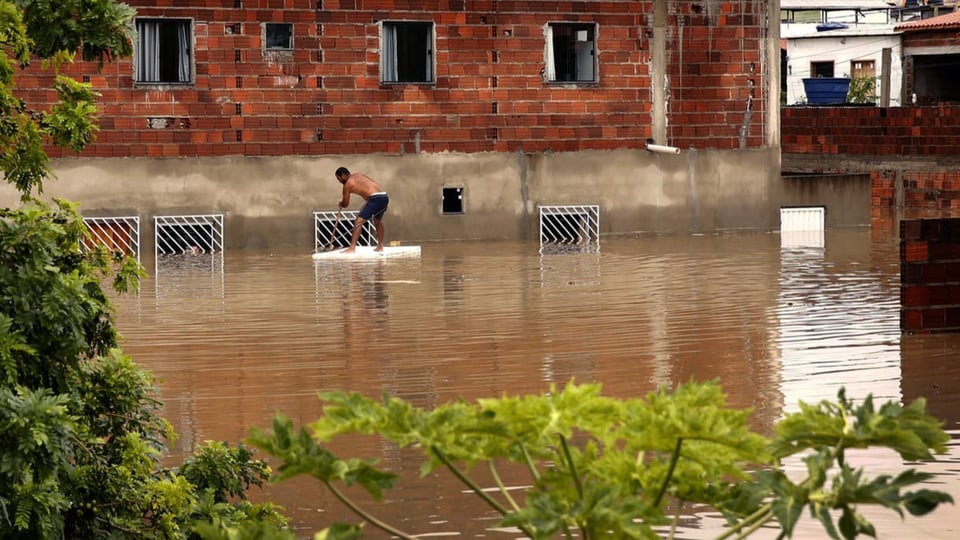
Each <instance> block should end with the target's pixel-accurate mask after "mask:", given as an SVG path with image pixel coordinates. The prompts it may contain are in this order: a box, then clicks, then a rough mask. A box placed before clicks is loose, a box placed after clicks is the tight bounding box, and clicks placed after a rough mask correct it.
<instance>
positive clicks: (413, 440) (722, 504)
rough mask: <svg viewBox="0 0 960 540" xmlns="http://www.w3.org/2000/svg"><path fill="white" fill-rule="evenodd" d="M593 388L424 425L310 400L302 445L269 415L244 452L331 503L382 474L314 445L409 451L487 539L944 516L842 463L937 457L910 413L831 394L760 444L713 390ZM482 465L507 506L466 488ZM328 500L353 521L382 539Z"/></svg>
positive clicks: (363, 402)
mask: <svg viewBox="0 0 960 540" xmlns="http://www.w3.org/2000/svg"><path fill="white" fill-rule="evenodd" d="M599 390H600V389H599V386H598V385H591V384H587V385H576V384H574V383H572V382H571V383H570V384H568V385H567V386H565V387H564V388H563V389H557V388H551V389H550V390H549V391H548V392H546V393H544V394H541V395H528V396H519V397H507V396H504V397H501V398H497V399H484V400H480V401H478V402H477V403H476V404H473V405H470V404H467V403H464V402H462V401H457V402H454V403H450V404H445V405H441V406H438V407H436V408H435V409H434V410H432V411H427V410H422V409H418V408H415V407H413V406H411V405H410V404H409V403H407V402H405V401H403V400H400V399H397V398H393V397H389V396H385V397H384V398H383V400H382V401H379V402H378V401H375V400H373V399H370V398H367V397H365V396H363V395H360V394H358V393H343V392H330V393H325V394H321V399H322V400H323V401H324V408H323V413H324V414H323V416H321V417H320V418H319V419H317V420H316V421H314V422H312V423H311V424H310V425H309V428H310V431H307V429H303V428H301V430H300V431H299V432H295V431H294V428H293V426H292V424H291V423H290V421H289V420H288V419H286V418H285V417H283V416H282V415H278V417H277V418H276V419H275V420H274V427H273V430H272V431H270V432H263V431H254V434H253V436H252V437H251V439H250V441H251V443H252V444H254V445H255V446H258V447H259V448H261V449H263V450H265V451H266V452H267V453H269V454H272V455H274V456H276V457H278V458H280V459H281V460H282V461H283V465H282V466H281V468H280V474H279V475H278V476H277V477H276V479H277V480H278V481H279V480H282V479H285V478H289V477H290V476H293V475H298V474H308V475H311V476H314V477H316V478H317V479H318V480H320V481H321V482H322V483H323V484H324V485H327V486H328V487H330V488H331V489H334V490H335V491H334V494H335V495H336V496H337V497H338V498H340V497H341V496H340V495H338V493H339V491H336V488H335V486H334V483H337V482H344V483H346V484H348V485H350V484H359V485H361V486H363V487H364V488H365V489H366V490H367V491H368V492H369V493H370V494H371V495H373V496H374V497H375V499H377V500H379V498H380V496H381V490H382V489H387V488H389V487H390V486H392V484H393V482H394V481H395V477H394V476H393V475H392V474H390V473H387V472H382V471H376V469H374V468H373V464H374V462H372V461H368V460H365V461H358V460H349V461H341V460H340V459H338V458H336V457H335V456H333V454H331V453H329V451H327V450H325V449H323V448H322V447H321V446H320V444H322V443H324V442H327V441H330V440H332V439H333V438H335V437H337V436H340V435H346V434H362V435H370V436H377V437H383V438H385V439H387V440H390V441H392V442H394V443H396V444H398V445H400V446H409V447H415V448H420V449H421V450H423V452H424V459H425V461H424V463H423V466H422V467H421V472H422V473H423V474H427V473H429V472H432V471H433V470H435V469H436V468H438V467H440V468H443V469H446V470H448V471H449V472H450V473H451V474H453V476H454V477H455V478H457V479H458V480H459V481H460V482H462V483H463V484H464V485H465V486H467V487H468V488H469V489H470V490H471V491H472V492H473V493H474V494H476V495H477V496H478V497H480V498H481V499H482V500H483V501H484V502H485V503H486V504H487V505H488V506H490V507H491V508H493V509H494V510H495V511H496V512H498V513H499V514H500V515H501V522H500V525H501V526H513V527H517V528H518V529H519V530H520V531H522V532H523V534H525V535H526V536H528V537H530V538H550V537H552V536H554V535H556V534H563V535H565V536H568V537H569V536H570V530H571V529H572V528H577V529H579V531H580V536H581V537H583V538H591V537H593V538H600V537H609V536H610V535H613V536H615V537H620V538H655V537H656V533H655V531H654V529H653V527H655V526H659V525H663V524H666V523H670V522H671V521H672V522H673V524H674V526H675V525H676V518H675V517H674V518H673V519H672V520H671V519H670V518H668V516H667V515H666V512H667V510H668V509H669V508H670V507H671V505H679V506H680V507H682V504H683V503H684V502H694V503H700V504H707V505H711V506H713V507H714V508H717V509H719V510H720V511H721V512H723V513H724V515H725V516H726V517H727V518H728V521H729V522H730V526H729V527H728V528H727V529H726V530H725V531H723V532H722V533H721V534H719V536H718V539H730V538H738V539H740V538H746V537H748V536H750V535H751V534H753V533H754V532H755V531H757V530H758V529H760V528H761V527H763V526H765V525H768V524H770V523H772V522H776V523H777V524H778V525H779V527H780V528H781V530H782V531H783V533H784V536H789V535H790V534H792V532H793V529H794V526H795V525H796V522H797V521H798V519H799V517H800V516H801V515H802V512H803V510H804V509H808V510H809V511H810V512H811V514H812V515H814V516H816V517H817V518H818V519H819V520H820V521H821V524H822V525H823V527H824V530H825V532H826V533H827V534H828V535H829V536H830V537H831V538H836V539H839V538H844V539H847V538H855V537H856V536H857V535H859V534H868V535H872V534H875V531H874V527H873V526H872V524H870V523H869V522H868V521H867V520H866V519H864V518H863V516H862V515H861V514H859V513H858V512H857V507H858V505H861V504H877V505H881V506H884V507H887V508H890V509H892V510H893V511H895V512H898V513H900V514H901V515H903V514H904V513H909V514H911V515H914V516H921V515H925V514H927V513H929V512H931V511H933V510H934V509H935V508H936V507H937V506H938V505H939V504H942V503H952V502H953V500H952V499H951V497H950V496H949V495H948V494H946V493H942V492H938V491H931V490H927V489H920V490H916V491H908V490H907V488H910V487H912V486H914V485H916V484H918V483H922V482H924V481H925V480H927V479H928V475H925V474H922V473H917V472H916V471H913V470H912V469H910V470H905V471H904V472H902V473H901V474H899V475H897V476H896V477H889V476H879V477H877V478H873V479H869V478H866V476H865V474H864V473H863V471H862V470H857V469H853V468H852V467H850V466H849V465H848V464H847V463H846V461H845V453H846V451H847V450H849V449H853V448H866V447H871V446H879V447H886V448H892V449H894V450H895V451H897V452H899V453H900V455H901V456H903V457H904V458H905V459H910V460H928V459H933V454H934V453H942V452H944V451H945V450H946V446H945V445H946V442H947V440H948V436H947V435H946V433H944V432H943V430H942V428H941V426H940V422H939V421H938V420H937V419H935V418H933V417H931V416H929V415H927V414H926V412H925V410H924V402H923V400H918V401H916V402H914V403H912V404H910V405H908V406H905V407H903V406H900V405H899V404H896V403H892V402H891V403H886V404H884V405H882V406H880V407H879V408H875V407H874V404H873V399H872V397H867V398H866V399H865V400H864V401H863V402H862V403H861V404H859V405H857V404H854V403H853V402H852V401H851V400H848V399H847V398H846V396H845V393H844V392H843V391H841V392H840V393H839V395H838V399H837V400H836V401H835V402H833V401H826V400H825V401H823V402H821V403H819V404H817V405H813V406H811V405H806V404H802V403H801V407H800V412H799V413H795V414H789V415H786V417H785V418H784V419H783V420H782V421H781V422H780V423H779V424H778V425H777V426H776V433H775V435H774V437H773V438H772V439H767V438H765V437H762V436H760V435H758V434H756V433H753V432H751V431H750V430H749V428H748V427H747V421H748V419H749V411H748V410H734V409H729V408H727V407H726V405H725V399H724V396H723V393H722V391H721V390H720V388H719V386H717V385H716V384H714V383H689V384H686V385H681V386H680V387H679V388H678V389H677V390H676V391H675V392H673V393H668V392H667V391H665V390H658V391H656V392H651V393H650V394H648V395H647V396H646V397H645V399H622V400H618V399H611V398H607V397H604V396H602V395H600V391H599ZM794 455H798V456H799V457H802V459H803V461H804V463H805V464H806V466H807V477H806V478H804V479H802V480H801V481H799V482H796V483H794V482H792V481H790V480H789V479H788V478H787V477H786V475H785V474H783V472H782V471H781V470H779V469H778V468H777V465H778V464H779V463H780V462H781V460H783V459H785V458H787V457H790V456H794ZM499 460H505V461H507V462H508V463H511V464H514V465H517V466H519V467H521V468H525V469H526V470H527V471H528V473H529V475H530V476H529V478H528V481H529V484H530V487H528V488H526V490H525V491H526V492H525V496H524V497H523V499H522V502H520V501H518V500H516V499H514V498H513V497H511V496H510V495H509V493H508V492H507V489H506V488H505V486H504V485H503V482H502V480H501V478H500V475H499V473H498V472H497V467H496V465H495V462H496V461H499ZM482 462H487V463H488V465H489V468H490V471H491V473H492V475H493V482H494V484H495V486H496V488H497V490H499V492H500V493H502V494H503V495H504V497H505V499H506V501H507V504H502V503H500V502H499V501H497V500H496V499H494V498H493V497H492V496H490V494H489V493H488V490H487V489H485V487H484V486H483V485H481V484H480V483H478V482H477V481H476V480H474V479H472V478H471V477H470V475H469V471H470V470H471V468H472V467H473V466H474V465H476V464H478V463H482ZM521 470H522V469H521ZM341 500H342V501H344V502H345V504H347V506H348V507H349V508H350V509H351V510H352V511H353V512H354V513H356V514H357V515H358V516H360V517H361V519H363V520H365V521H368V522H370V523H374V524H375V525H376V526H377V527H378V528H381V529H383V530H388V529H386V528H385V527H384V526H383V525H382V524H380V523H378V522H375V521H373V520H372V517H371V516H370V515H369V513H367V512H366V511H364V510H362V509H360V508H357V507H356V506H355V505H353V504H352V503H348V502H346V501H347V500H346V499H343V498H341ZM835 514H839V517H838V519H837V520H836V521H834V520H833V517H832V516H833V515H835ZM334 526H335V527H337V529H336V530H340V531H343V530H347V531H350V532H349V533H347V536H345V537H349V538H355V537H357V536H359V535H360V534H361V529H360V528H358V527H353V528H349V529H344V528H343V527H344V525H343V524H335V525H334ZM330 530H333V529H330ZM328 531H329V530H328ZM391 534H396V535H398V536H400V535H401V534H402V533H399V531H392V532H391ZM350 535H356V536H350Z"/></svg>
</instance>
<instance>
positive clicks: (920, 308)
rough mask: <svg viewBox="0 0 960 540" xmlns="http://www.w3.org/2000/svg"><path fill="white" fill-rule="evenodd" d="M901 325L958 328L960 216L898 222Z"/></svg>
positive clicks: (926, 329) (922, 329) (933, 329)
mask: <svg viewBox="0 0 960 540" xmlns="http://www.w3.org/2000/svg"><path fill="white" fill-rule="evenodd" d="M900 264H901V270H900V328H901V329H902V330H906V331H910V332H924V333H926V332H943V331H957V330H960V284H958V283H957V281H956V276H957V275H960V219H956V218H955V219H927V220H912V221H903V222H901V224H900Z"/></svg>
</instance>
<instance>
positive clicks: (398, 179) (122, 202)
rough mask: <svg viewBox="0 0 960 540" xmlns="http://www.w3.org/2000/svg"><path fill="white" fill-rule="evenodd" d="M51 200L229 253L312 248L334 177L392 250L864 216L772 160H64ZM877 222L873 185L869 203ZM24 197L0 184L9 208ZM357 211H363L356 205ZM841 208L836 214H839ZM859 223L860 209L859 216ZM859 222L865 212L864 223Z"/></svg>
mask: <svg viewBox="0 0 960 540" xmlns="http://www.w3.org/2000/svg"><path fill="white" fill-rule="evenodd" d="M53 166H54V170H55V172H56V174H57V178H56V179H52V180H48V181H47V182H46V184H45V190H44V197H62V198H66V199H69V200H73V201H77V202H79V203H80V206H81V211H82V212H83V214H84V215H86V216H91V217H93V216H132V215H137V216H140V219H141V223H142V227H143V233H142V234H143V235H144V237H145V238H149V237H150V236H151V235H152V234H153V232H152V219H153V216H156V215H182V214H220V213H222V214H224V215H225V224H226V225H225V227H226V231H225V238H226V244H227V247H228V248H267V247H272V246H303V247H304V248H305V249H312V248H313V222H312V213H313V212H314V211H335V210H336V208H337V206H336V204H337V201H338V200H339V197H340V184H339V183H338V182H337V181H336V179H335V178H334V175H333V172H334V170H335V169H336V168H337V167H339V166H346V167H348V168H350V169H351V170H352V171H358V172H363V173H366V174H368V175H370V176H371V177H373V178H374V179H376V180H378V181H380V182H381V183H382V185H383V187H384V188H385V189H386V190H387V191H388V193H389V194H390V209H389V211H388V213H387V217H386V218H385V223H386V225H387V240H388V241H400V242H402V243H411V242H425V241H435V240H497V239H518V240H532V241H536V240H537V230H538V229H537V227H538V221H537V216H538V206H539V205H569V204H596V205H599V206H600V210H601V218H600V219H601V223H600V224H601V234H627V233H658V234H674V233H691V232H694V233H709V232H720V231H728V230H746V229H752V230H765V231H772V230H776V229H778V228H779V208H780V206H781V205H783V204H830V205H850V206H855V205H857V204H859V201H854V199H855V198H856V197H857V196H858V195H857V194H856V193H855V192H853V191H850V190H846V191H845V192H844V193H843V194H839V195H838V194H837V193H832V194H831V193H830V191H829V190H826V191H823V192H822V193H812V192H809V190H807V191H808V192H807V193H801V192H797V190H796V189H795V187H791V185H793V186H795V185H796V183H795V182H793V183H786V182H785V181H784V180H783V179H781V178H780V171H779V153H778V151H777V150H776V149H759V150H745V151H716V150H703V151H698V150H694V149H689V150H683V151H682V152H681V153H680V154H678V155H665V154H653V153H650V152H647V151H643V150H642V151H635V150H630V151H587V152H570V153H543V154H522V153H513V154H507V153H479V154H451V153H440V154H410V155H402V156H393V155H389V156H388V155H363V156H318V157H305V156H290V157H279V158H248V157H228V158H199V159H63V160H57V161H54V162H53ZM444 187H462V188H463V190H464V205H463V206H464V212H463V213H462V214H453V215H444V214H443V213H442V212H441V193H442V189H443V188H444ZM864 200H865V203H866V204H867V216H868V217H869V185H867V191H866V194H865V195H864ZM16 201H17V194H16V193H15V192H14V191H13V190H12V189H11V188H10V187H9V186H6V185H4V186H2V187H0V204H3V205H4V206H10V205H15V204H16ZM351 202H352V204H351V209H353V210H356V209H359V207H360V202H361V201H360V200H359V199H354V200H353V201H351ZM844 212H845V211H844V210H840V209H838V210H837V215H844ZM858 212H859V211H858ZM858 215H859V214H858Z"/></svg>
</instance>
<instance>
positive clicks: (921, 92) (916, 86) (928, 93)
mask: <svg viewBox="0 0 960 540" xmlns="http://www.w3.org/2000/svg"><path fill="white" fill-rule="evenodd" d="M912 75H913V94H915V95H916V104H917V105H929V104H936V103H941V102H958V101H960V55H956V54H932V55H916V56H914V57H913V74H912Z"/></svg>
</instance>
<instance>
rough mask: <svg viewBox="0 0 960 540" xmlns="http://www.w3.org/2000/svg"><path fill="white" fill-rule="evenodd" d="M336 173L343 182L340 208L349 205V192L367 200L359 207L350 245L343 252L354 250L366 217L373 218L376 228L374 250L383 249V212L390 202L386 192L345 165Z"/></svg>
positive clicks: (370, 179)
mask: <svg viewBox="0 0 960 540" xmlns="http://www.w3.org/2000/svg"><path fill="white" fill-rule="evenodd" d="M336 175H337V180H339V181H340V183H341V184H343V198H342V199H341V200H340V208H346V207H348V206H350V194H351V193H353V194H354V195H359V196H360V197H363V200H365V201H367V203H366V204H364V205H363V208H361V209H360V215H359V216H357V221H356V222H354V224H353V237H352V238H351V239H350V247H348V248H347V249H345V250H343V252H344V253H353V252H354V251H356V249H357V240H359V239H360V231H361V230H363V223H364V222H365V221H367V220H368V219H373V226H374V227H375V228H376V229H377V247H376V249H375V251H383V214H384V212H386V211H387V204H388V203H389V202H390V198H389V197H387V192H386V191H384V190H383V189H382V188H381V187H380V184H377V183H376V182H374V181H373V179H372V178H370V177H369V176H367V175H365V174H361V173H351V172H350V171H349V170H347V168H346V167H340V168H339V169H337V172H336Z"/></svg>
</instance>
